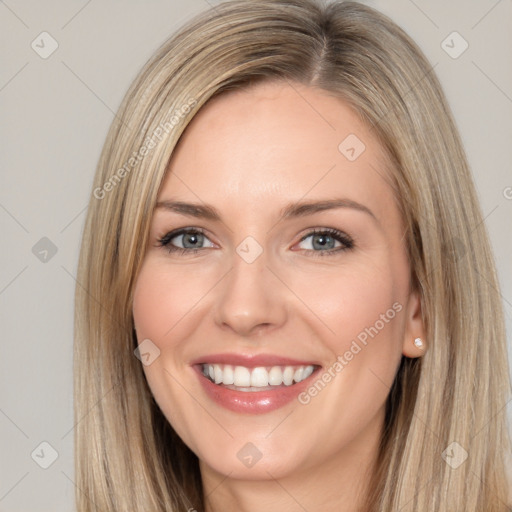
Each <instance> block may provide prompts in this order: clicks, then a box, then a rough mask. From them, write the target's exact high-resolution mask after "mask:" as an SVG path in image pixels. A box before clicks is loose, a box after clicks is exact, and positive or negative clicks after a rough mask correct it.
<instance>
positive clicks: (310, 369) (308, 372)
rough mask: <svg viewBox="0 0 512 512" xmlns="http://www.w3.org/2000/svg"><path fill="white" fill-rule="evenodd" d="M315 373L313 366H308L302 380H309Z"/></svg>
mask: <svg viewBox="0 0 512 512" xmlns="http://www.w3.org/2000/svg"><path fill="white" fill-rule="evenodd" d="M312 373H313V367H312V366H311V365H309V366H306V367H305V368H304V372H303V373H302V378H301V380H305V379H307V378H308V377H309V376H310V375H311V374H312Z"/></svg>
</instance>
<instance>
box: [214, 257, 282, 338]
mask: <svg viewBox="0 0 512 512" xmlns="http://www.w3.org/2000/svg"><path fill="white" fill-rule="evenodd" d="M268 263H269V261H268V258H267V257H266V253H265V251H264V252H263V253H262V254H261V255H260V256H259V257H258V258H257V259H256V260H255V261H253V262H251V263H248V262H247V261H245V260H244V259H243V258H242V257H240V256H239V255H238V254H237V253H235V254H234V257H233V266H232V268H231V270H230V271H229V272H228V273H227V275H226V276H225V277H224V279H223V280H222V282H221V283H219V286H218V293H219V295H218V296H217V297H216V300H215V302H214V304H215V306H214V308H215V312H214V313H215V314H214V317H215V322H216V324H217V325H218V326H220V327H221V328H222V329H224V330H227V329H229V330H231V331H233V332H234V333H236V334H237V335H238V336H243V337H248V338H249V337H251V336H257V335H261V334H263V333H267V332H270V331H273V330H275V329H278V328H279V327H281V326H282V325H283V324H284V323H285V322H286V319H287V316H288V306H289V304H290V302H289V299H290V297H289V294H291V292H290V291H289V290H288V289H287V288H286V286H285V285H284V284H283V282H282V281H281V280H280V279H279V278H278V277H277V276H276V272H275V271H274V270H272V269H271V268H270V267H269V266H268Z"/></svg>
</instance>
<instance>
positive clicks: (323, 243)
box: [300, 228, 354, 256]
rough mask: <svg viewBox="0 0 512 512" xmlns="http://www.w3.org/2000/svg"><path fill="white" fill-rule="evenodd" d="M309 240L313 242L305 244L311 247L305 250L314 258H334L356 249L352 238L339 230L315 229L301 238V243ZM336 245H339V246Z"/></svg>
mask: <svg viewBox="0 0 512 512" xmlns="http://www.w3.org/2000/svg"><path fill="white" fill-rule="evenodd" d="M309 238H311V241H310V242H308V243H306V244H305V245H307V246H309V247H306V248H305V250H306V251H307V252H309V253H312V254H313V255H314V256H332V255H334V254H338V253H340V252H342V251H346V250H348V249H352V248H353V247H354V241H353V240H352V238H350V237H349V236H348V235H347V234H345V233H342V232H341V231H338V230H337V229H332V228H323V229H315V230H313V231H311V232H310V233H308V234H307V235H306V236H304V237H303V238H301V241H300V242H301V243H302V242H304V241H305V240H308V239H309ZM336 243H338V245H337V246H336ZM316 249H319V250H316Z"/></svg>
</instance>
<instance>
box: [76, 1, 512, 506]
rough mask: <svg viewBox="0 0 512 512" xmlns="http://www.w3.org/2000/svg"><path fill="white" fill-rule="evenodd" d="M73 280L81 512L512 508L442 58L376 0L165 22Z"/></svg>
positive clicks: (243, 9) (487, 309)
mask: <svg viewBox="0 0 512 512" xmlns="http://www.w3.org/2000/svg"><path fill="white" fill-rule="evenodd" d="M78 282H79V283H80V285H79V286H78V287H77V291H76V341H75V372H76V373H75V374H76V381H75V415H76V420H77V421H78V419H82V418H83V420H82V421H80V422H78V425H77V427H76V452H75V457H76V475H77V488H78V489H79V491H77V507H78V510H79V511H80V512H82V511H85V510H92V509H93V508H94V507H96V508H98V509H100V510H116V511H117V510H119V511H121V510H130V511H147V510H154V511H157V510H161V511H164V510H166V511H170V510H172V511H178V510H179V511H185V510H197V511H202V510H204V511H207V512H214V511H218V510H242V511H255V510H274V509H276V508H279V509H280V510H310V511H311V510H325V511H331V510H333V511H334V510H361V511H381V512H384V511H386V512H389V511H395V510H396V511H397V510H400V511H415V512H417V511H425V512H426V511H429V512H431V511H437V512H441V511H442V512H453V511H455V510H461V511H462V510H464V511H473V512H477V511H478V512H481V511H486V512H491V511H493V512H494V511H505V510H508V508H507V501H508V499H509V497H508V495H507V480H506V473H505V463H504V460H505V454H506V453H508V450H509V438H508V433H507V429H506V422H505V414H504V410H505V404H506V403H507V399H508V393H509V386H510V383H509V375H508V367H507V354H506V347H505V335H504V326H503V318H502V311H501V304H500V300H499V295H498V294H497V293H496V291H495V290H496V289H497V288H498V284H497V279H496V274H495V269H494V263H493V260H492V256H491V253H490V246H489V242H488V239H487V235H486V233H485V229H484V227H483V224H482V215H481V212H480V209H479V206H478V203H477V199H476V194H475V191H474V186H473V183H472V180H471V176H470V172H469V170H468V164H467V161H466V157H465V155H464V152H463V149H462V145H461V142H460V140H459V136H458V134H457V130H456V128H455V126H454V122H453V120H452V117H451V115H450V113H449V108H448V106H447V104H446V100H445V98H444V96H443V93H442V91H441V87H440V85H439V83H438V81H437V79H436V77H435V75H434V74H433V72H432V68H431V66H430V65H429V63H428V62H427V61H426V59H425V57H424V56H423V55H422V53H421V52H420V50H419V49H418V48H417V46H416V45H415V44H414V43H413V42H412V41H411V40H410V38H409V37H408V36H407V35H405V34H404V32H403V31H402V30H400V29H399V28H398V27H397V26H396V25H395V24H394V23H393V22H391V21H390V20H389V19H387V18H386V17H384V16H383V15H381V14H379V13H377V12H376V11H374V10H373V9H370V8H368V7H364V6H362V5H359V4H357V3H353V2H345V3H332V4H328V5H327V6H321V5H320V4H318V3H315V2H314V1H312V0H290V1H288V0H287V1H284V0H281V1H280V0H263V1H261V2H251V1H247V0H239V1H232V2H226V3H224V4H221V5H219V6H217V7H215V9H212V10H210V11H208V12H206V13H204V14H202V15H200V16H198V17H197V18H195V19H194V20H192V21H191V22H189V23H188V24H187V26H186V27H184V28H183V29H182V30H181V31H180V32H179V33H178V34H176V35H175V36H173V37H172V38H170V39H169V41H167V42H166V43H165V44H164V45H163V46H162V47H161V48H160V49H159V50H158V51H157V52H156V54H155V55H154V56H153V57H152V59H151V60H150V61H149V62H148V63H147V64H146V65H145V67H144V69H143V70H142V71H141V73H140V75H139V77H138V78H137V79H136V80H135V82H134V84H133V85H132V86H131V88H130V90H129V91H128V93H127V95H126V97H125V99H124V101H123V103H122V105H121V107H120V111H119V115H118V117H117V119H116V120H115V121H114V123H113V126H112V128H111V130H110V132H109V135H108V137H107V141H106V143H105V146H104V149H103V152H102V155H101V159H100V162H99V166H98V170H97V173H96V177H95V184H94V188H93V193H92V197H91V202H90V207H89V211H88V217H87V222H86V227H85V232H84V239H83V246H82V252H81V259H80V265H79V276H78ZM89 411H90V412H89Z"/></svg>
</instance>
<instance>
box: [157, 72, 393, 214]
mask: <svg viewBox="0 0 512 512" xmlns="http://www.w3.org/2000/svg"><path fill="white" fill-rule="evenodd" d="M389 180H390V176H389V172H388V171H387V158H386V155H385V153H384V150H383V148H382V147H381V145H380V144H379V142H378V141H377V139H376V137H375V136H374V135H373V134H372V133H371V132H370V130H369V129H368V128H367V127H366V125H365V124H364V123H363V122H362V120H361V119H360V117H359V116H358V115H357V113H356V112H355V111H354V110H353V109H352V108H351V107H350V106H348V105H347V104H346V103H345V102H344V101H342V100H341V99H339V98H336V97H334V96H333V95H331V94H329V93H327V92H325V91H322V90H320V89H315V88H311V87H306V86H304V85H301V84H296V83H293V84H292V83H287V82H270V83H260V84H257V85H253V86H251V87H249V88H246V89H242V90H237V91H233V92H229V93H225V94H222V95H220V96H218V97H216V98H214V99H213V100H210V102H208V103H207V104H206V105H205V106H204V107H203V109H202V110H201V111H200V112H199V113H198V114H197V115H196V116H195V118H194V119H193V120H192V121H191V123H190V124H189V126H188V127H187V129H186V130H185V132H184V134H183V136H182V138H181V140H180V142H179V144H178V146H177V147H176V149H175V151H174V154H173V157H172V160H171V163H170V166H169V173H168V175H167V176H166V178H165V181H164V184H163V187H162V190H161V194H160V198H159V199H166V198H168V197H170V196H172V198H173V199H179V200H194V201H196V202H198V201H199V202H206V203H210V204H215V205H217V206H218V208H220V209H222V208H223V207H227V206H228V205H229V206H231V207H232V208H234V209H236V211H237V212H239V213H242V212H243V211H244V210H245V209H250V208H252V209H253V211H254V207H258V208H261V205H262V204H265V205H268V207H269V208H273V205H275V207H276V210H277V209H279V207H280V206H281V205H282V204H283V203H288V202H290V201H294V200H297V201H298V200H300V199H311V200H313V199H319V198H320V199H326V198H329V199H330V198H335V197H341V196H343V197H347V198H349V199H352V200H354V201H358V202H362V203H369V204H371V205H373V207H374V208H375V209H376V210H377V213H380V214H381V215H385V214H386V210H388V209H389V207H390V206H389V203H390V202H391V203H392V202H393V189H392V188H391V187H390V185H389ZM260 211H261V210H260Z"/></svg>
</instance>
